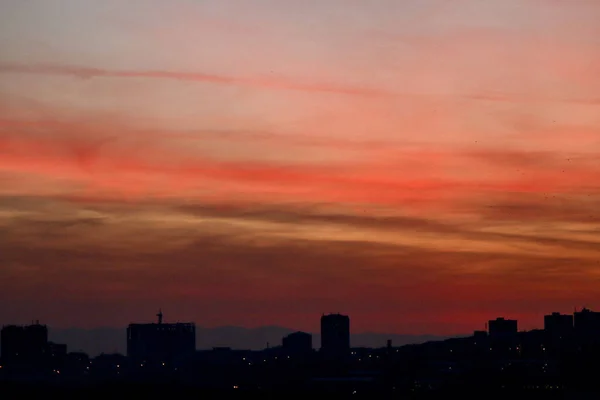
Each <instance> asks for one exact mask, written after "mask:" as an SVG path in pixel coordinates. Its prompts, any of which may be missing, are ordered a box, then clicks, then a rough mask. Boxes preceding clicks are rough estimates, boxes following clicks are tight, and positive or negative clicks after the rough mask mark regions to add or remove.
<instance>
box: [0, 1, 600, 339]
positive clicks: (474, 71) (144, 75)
mask: <svg viewBox="0 0 600 400" xmlns="http://www.w3.org/2000/svg"><path fill="white" fill-rule="evenodd" d="M367 3H368V2H358V1H346V0H344V1H342V0H322V1H313V0H306V1H299V2H291V1H287V2H283V1H276V0H229V1H223V0H206V1H195V0H176V1H169V2H164V1H159V0H131V1H127V2H123V1H120V0H103V1H95V0H30V1H27V2H23V1H20V0H8V1H3V2H2V4H0V48H2V52H1V54H0V304H3V305H8V306H5V307H1V308H0V324H2V323H11V322H15V323H26V322H27V321H30V320H31V319H38V320H40V321H53V324H56V326H60V327H78V328H85V329H92V328H96V327H103V326H125V325H126V324H127V323H129V322H130V318H131V316H135V315H153V314H154V313H155V310H156V309H157V308H158V307H162V308H163V310H171V311H170V313H172V314H175V313H177V315H178V316H179V318H180V319H182V320H192V321H197V322H198V323H199V324H201V325H203V326H207V327H218V326H223V325H228V324H234V325H237V326H241V327H246V328H252V327H259V326H264V325H268V324H270V323H273V322H276V323H277V325H281V326H290V325H293V327H294V328H296V329H298V330H303V331H309V330H311V329H314V327H316V326H317V325H316V324H317V323H316V322H315V321H314V315H320V314H321V313H322V312H323V311H325V312H329V311H331V312H337V311H339V312H342V313H344V314H347V315H351V316H352V318H353V321H356V322H355V323H354V322H353V330H354V329H356V331H357V332H364V331H366V330H367V329H372V330H373V331H375V332H382V333H398V334H414V335H420V334H433V335H441V336H450V335H454V334H463V333H465V332H470V331H472V330H473V329H474V327H477V326H481V324H482V321H487V320H488V319H489V318H490V317H491V316H501V315H504V316H506V317H507V318H514V319H517V320H518V321H519V325H520V326H522V327H523V329H532V328H533V327H535V326H539V324H540V321H541V316H542V315H544V314H543V313H544V312H546V310H552V311H558V312H561V313H569V312H571V311H572V310H573V309H574V308H575V307H582V306H586V307H588V308H591V309H600V292H599V291H598V290H597V288H598V285H599V284H600V235H599V233H600V214H598V210H599V209H600V117H599V115H600V112H598V111H599V109H600V77H599V76H598V74H597V71H598V70H600V43H599V42H598V38H599V37H600V26H599V24H598V23H597V21H598V20H600V2H594V1H583V0H572V1H565V2H557V1H550V0H548V1H543V0H541V1H532V0H489V1H485V2H481V1H475V0H461V1H456V2H454V1H453V2H448V1H446V0H402V1H400V0H398V1H394V0H381V1H376V2H372V4H367ZM311 327H312V328H311Z"/></svg>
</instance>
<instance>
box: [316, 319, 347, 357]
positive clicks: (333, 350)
mask: <svg viewBox="0 0 600 400" xmlns="http://www.w3.org/2000/svg"><path fill="white" fill-rule="evenodd" d="M321 352H322V353H323V354H325V355H331V356H345V355H348V354H349V352H350V317H348V316H347V315H342V314H329V315H323V316H322V317H321Z"/></svg>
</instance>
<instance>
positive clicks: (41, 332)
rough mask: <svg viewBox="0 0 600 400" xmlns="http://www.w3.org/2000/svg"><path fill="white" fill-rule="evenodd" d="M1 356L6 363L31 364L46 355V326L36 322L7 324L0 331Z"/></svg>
mask: <svg viewBox="0 0 600 400" xmlns="http://www.w3.org/2000/svg"><path fill="white" fill-rule="evenodd" d="M0 335H1V337H0V340H1V343H2V344H1V356H2V362H3V363H4V364H6V365H29V366H33V365H36V364H40V363H41V362H43V361H45V359H46V356H47V355H48V350H49V346H48V327H47V326H46V325H40V324H39V323H38V322H36V323H35V324H32V325H26V326H16V325H8V326H4V327H3V328H2V332H1V334H0Z"/></svg>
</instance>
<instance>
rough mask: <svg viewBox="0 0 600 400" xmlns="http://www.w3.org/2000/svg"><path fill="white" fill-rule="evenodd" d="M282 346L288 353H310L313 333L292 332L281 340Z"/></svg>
mask: <svg viewBox="0 0 600 400" xmlns="http://www.w3.org/2000/svg"><path fill="white" fill-rule="evenodd" d="M281 347H282V348H283V351H284V352H285V353H287V354H310V353H311V352H312V335H311V334H310V333H306V332H294V333H290V334H289V335H287V336H285V337H284V338H283V339H282V340H281Z"/></svg>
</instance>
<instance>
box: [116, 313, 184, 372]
mask: <svg viewBox="0 0 600 400" xmlns="http://www.w3.org/2000/svg"><path fill="white" fill-rule="evenodd" d="M157 317H158V322H157V323H150V324H130V325H129V327H128V328H127V356H128V357H130V359H131V360H132V361H133V362H135V363H141V364H146V363H148V364H158V363H167V362H168V363H172V362H176V361H178V360H181V359H184V358H186V357H188V356H191V355H193V354H194V353H195V352H196V326H195V325H194V324H193V323H190V322H186V323H174V324H165V323H163V321H162V317H163V314H162V312H159V313H158V314H157Z"/></svg>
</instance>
